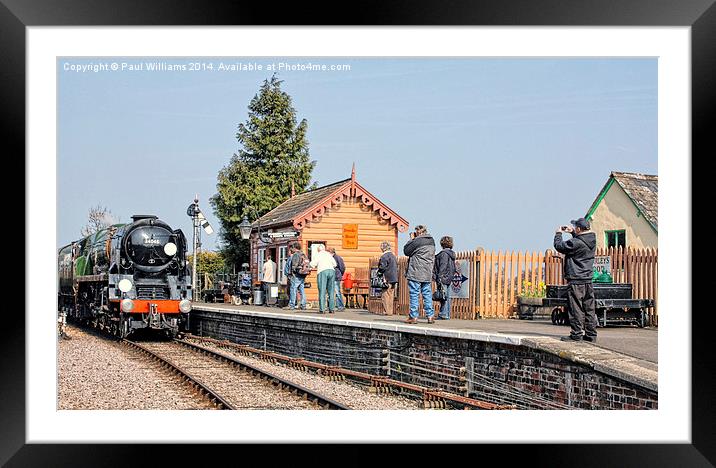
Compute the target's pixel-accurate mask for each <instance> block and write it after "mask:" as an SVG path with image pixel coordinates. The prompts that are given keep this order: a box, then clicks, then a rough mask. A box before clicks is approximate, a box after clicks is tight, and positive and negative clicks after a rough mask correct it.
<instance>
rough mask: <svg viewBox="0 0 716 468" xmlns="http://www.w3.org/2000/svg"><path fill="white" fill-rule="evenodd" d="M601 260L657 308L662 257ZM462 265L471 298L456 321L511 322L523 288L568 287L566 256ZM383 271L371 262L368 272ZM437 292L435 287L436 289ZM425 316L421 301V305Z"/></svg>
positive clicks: (500, 256)
mask: <svg viewBox="0 0 716 468" xmlns="http://www.w3.org/2000/svg"><path fill="white" fill-rule="evenodd" d="M596 254H597V255H610V256H611V267H612V277H613V280H614V282H615V283H631V284H632V290H633V294H632V295H633V298H634V299H654V302H655V303H656V302H657V299H658V297H657V291H658V288H657V278H658V275H657V274H658V252H657V250H656V249H648V248H647V249H633V248H627V249H626V250H624V249H622V248H618V249H615V248H610V249H597V253H596ZM456 258H457V259H458V260H467V264H468V266H469V275H466V276H468V278H469V280H468V281H467V282H466V283H465V284H466V285H467V286H468V290H469V297H468V298H453V299H452V301H451V314H450V315H451V317H453V318H457V319H469V320H473V319H477V318H509V317H514V316H516V314H517V297H518V296H519V295H520V294H521V293H522V290H523V287H524V282H525V281H528V282H530V283H532V284H533V285H536V284H539V283H540V282H544V283H545V284H565V281H564V277H563V273H562V263H563V258H564V257H563V256H562V255H561V254H558V253H556V252H554V251H551V250H547V251H546V252H516V251H508V252H502V251H498V252H494V251H493V252H486V251H482V250H480V251H469V252H457V253H456ZM407 264H408V259H407V257H398V290H397V297H396V300H395V311H394V312H395V313H397V314H401V315H407V314H408V311H409V308H410V297H409V294H408V283H407V280H406V279H405V270H406V269H407ZM377 266H378V259H372V260H371V261H370V263H369V269H370V268H374V267H377ZM433 287H434V285H433ZM368 309H369V310H370V311H371V312H379V311H382V304H381V302H380V298H377V297H371V298H370V299H369V301H368ZM420 313H421V315H422V314H423V312H422V301H421V305H420ZM648 313H649V316H650V318H651V322H652V323H653V324H657V319H658V314H657V307H654V308H652V309H649V311H648Z"/></svg>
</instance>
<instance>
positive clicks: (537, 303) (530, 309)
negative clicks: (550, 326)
mask: <svg viewBox="0 0 716 468" xmlns="http://www.w3.org/2000/svg"><path fill="white" fill-rule="evenodd" d="M550 312H551V310H550V308H549V307H543V306H542V298H541V297H523V296H518V297H517V316H518V318H519V319H520V320H533V319H535V318H546V319H548V318H550Z"/></svg>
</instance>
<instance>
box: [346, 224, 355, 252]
mask: <svg viewBox="0 0 716 468" xmlns="http://www.w3.org/2000/svg"><path fill="white" fill-rule="evenodd" d="M343 248H344V249H357V248H358V225H357V224H344V225H343Z"/></svg>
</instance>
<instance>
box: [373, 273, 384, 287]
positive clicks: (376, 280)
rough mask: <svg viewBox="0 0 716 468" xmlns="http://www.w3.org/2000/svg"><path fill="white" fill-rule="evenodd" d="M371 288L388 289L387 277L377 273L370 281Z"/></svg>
mask: <svg viewBox="0 0 716 468" xmlns="http://www.w3.org/2000/svg"><path fill="white" fill-rule="evenodd" d="M370 286H371V287H372V288H379V289H388V281H386V279H385V276H383V275H382V274H381V273H378V272H376V275H375V276H373V277H372V278H371V279H370Z"/></svg>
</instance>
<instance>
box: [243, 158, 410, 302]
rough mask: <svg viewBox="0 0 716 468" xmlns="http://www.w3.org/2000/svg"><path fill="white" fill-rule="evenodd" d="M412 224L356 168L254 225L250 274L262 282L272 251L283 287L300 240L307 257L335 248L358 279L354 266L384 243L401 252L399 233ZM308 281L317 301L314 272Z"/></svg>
mask: <svg viewBox="0 0 716 468" xmlns="http://www.w3.org/2000/svg"><path fill="white" fill-rule="evenodd" d="M408 226H409V224H408V222H407V221H406V220H405V219H403V218H402V217H400V216H399V215H398V214H397V213H395V212H394V211H393V210H391V209H390V208H389V207H388V206H387V205H386V204H385V203H383V202H382V201H380V200H379V199H378V198H377V197H375V196H374V195H373V194H372V193H370V192H369V191H368V190H366V189H365V188H364V187H363V186H362V185H360V184H359V183H358V182H357V181H356V175H355V167H354V168H353V170H352V172H351V177H350V178H349V179H345V180H341V181H338V182H335V183H332V184H329V185H325V186H323V187H318V188H316V189H313V190H309V191H307V192H304V193H301V194H299V195H295V196H292V197H291V198H289V199H288V200H286V201H285V202H283V203H282V204H280V205H279V206H277V207H276V208H274V209H273V210H271V211H269V212H268V213H266V214H265V215H263V216H262V217H261V218H259V219H258V221H256V222H254V223H253V225H252V233H251V238H250V242H251V261H250V266H251V274H252V277H253V279H254V281H256V282H258V281H261V268H260V266H261V265H263V263H264V260H265V258H266V255H267V254H271V258H272V259H273V260H274V261H275V262H276V263H277V265H278V270H279V283H280V284H283V285H285V284H286V278H285V277H284V275H283V268H284V265H285V262H286V259H287V256H288V245H289V244H290V243H291V242H296V241H298V242H300V243H301V248H302V250H303V252H304V253H305V254H306V255H307V256H308V257H309V259H310V258H311V256H312V252H313V251H314V250H315V248H316V246H317V245H318V244H324V245H325V246H326V247H334V248H335V249H336V253H337V254H338V255H340V256H341V257H342V258H343V260H344V261H345V264H346V271H347V272H351V273H352V274H353V276H354V277H355V270H356V268H367V267H368V263H369V260H370V259H371V258H374V257H379V256H380V255H381V254H382V252H381V250H380V243H381V242H382V241H388V242H390V243H391V244H392V247H393V252H394V253H395V254H396V255H398V232H405V231H406V230H407V229H408ZM259 229H260V231H261V234H263V235H262V236H259ZM269 236H270V238H269ZM262 237H263V239H262ZM306 283H310V284H311V287H310V288H307V289H306V300H307V301H310V302H315V301H317V300H318V283H317V281H316V271H315V270H314V271H312V272H311V274H310V275H309V276H308V277H307V278H306Z"/></svg>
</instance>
